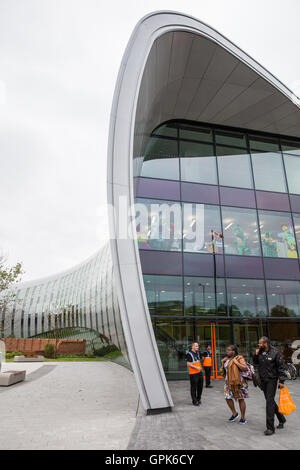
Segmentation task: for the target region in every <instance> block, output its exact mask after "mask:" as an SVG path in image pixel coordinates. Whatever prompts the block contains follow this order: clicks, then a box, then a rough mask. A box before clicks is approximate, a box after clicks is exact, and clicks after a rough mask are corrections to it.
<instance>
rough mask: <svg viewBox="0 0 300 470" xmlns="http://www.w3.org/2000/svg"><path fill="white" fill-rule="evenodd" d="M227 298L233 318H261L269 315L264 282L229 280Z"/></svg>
mask: <svg viewBox="0 0 300 470" xmlns="http://www.w3.org/2000/svg"><path fill="white" fill-rule="evenodd" d="M227 298H228V306H229V312H230V315H231V316H245V317H261V316H265V315H266V314H267V306H266V296H265V286H264V281H263V280H256V279H255V280H253V279H227Z"/></svg>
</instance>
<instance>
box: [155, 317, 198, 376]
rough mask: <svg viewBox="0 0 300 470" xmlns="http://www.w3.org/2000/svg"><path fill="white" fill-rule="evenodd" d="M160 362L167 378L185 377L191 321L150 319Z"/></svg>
mask: <svg viewBox="0 0 300 470" xmlns="http://www.w3.org/2000/svg"><path fill="white" fill-rule="evenodd" d="M152 322H153V327H154V333H155V337H156V341H157V346H158V350H159V354H160V358H161V362H162V365H163V368H164V371H165V373H166V376H167V378H168V379H182V378H184V379H186V378H187V368H186V354H187V352H188V350H189V349H190V347H191V344H192V342H193V341H194V328H193V322H191V321H186V320H179V319H176V320H175V319H174V320H171V319H169V318H167V319H152Z"/></svg>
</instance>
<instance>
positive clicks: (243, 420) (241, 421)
mask: <svg viewBox="0 0 300 470" xmlns="http://www.w3.org/2000/svg"><path fill="white" fill-rule="evenodd" d="M239 423H240V424H246V423H248V421H247V420H246V419H242V418H241V419H240V421H239Z"/></svg>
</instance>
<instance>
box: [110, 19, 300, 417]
mask: <svg viewBox="0 0 300 470" xmlns="http://www.w3.org/2000/svg"><path fill="white" fill-rule="evenodd" d="M296 101H297V98H296V97H295V96H294V95H293V93H292V92H291V91H290V90H288V89H287V88H286V87H285V86H284V85H283V84H282V83H281V82H280V81H279V80H277V79H276V78H275V77H274V76H273V75H272V74H270V73H269V72H268V71H267V70H265V69H264V68H263V67H262V66H261V65H259V64H258V63H257V62H256V61H254V60H253V59H252V58H251V57H249V56H248V55H247V54H246V53H244V52H243V51H242V50H240V49H239V48H238V47H237V46H236V45H234V44H233V43H232V42H230V41H229V40H228V39H226V38H225V37H224V36H222V35H221V34H220V33H218V32H217V31H215V30H214V29H213V28H211V27H209V26H207V25H206V24H204V23H202V22H201V21H199V20H197V19H195V18H193V17H190V16H187V15H182V14H179V13H176V12H169V11H163V12H155V13H152V14H150V15H147V16H146V17H144V18H143V19H142V20H141V21H140V22H139V23H138V25H137V26H136V28H135V30H134V32H133V34H132V36H131V38H130V41H129V43H128V46H127V49H126V51H125V54H124V57H123V60H122V64H121V67H120V71H119V75H118V79H117V84H116V89H115V95H114V100H113V106H112V112H111V120H110V133H109V151H108V202H109V203H110V204H111V205H113V207H114V209H115V214H116V216H115V218H113V217H110V234H111V249H112V257H113V262H114V265H115V267H116V271H115V275H116V284H117V289H118V298H119V304H120V310H121V317H122V322H123V327H124V332H125V337H126V342H127V346H128V350H129V356H130V358H131V363H132V366H133V370H134V372H135V376H136V380H137V384H138V387H139V391H140V394H141V398H142V402H143V405H144V408H145V409H147V410H148V409H153V408H168V407H171V406H172V405H173V403H172V399H171V396H170V393H169V389H168V385H167V382H166V380H165V375H164V372H163V369H162V365H161V361H160V357H159V354H158V350H157V346H156V341H155V338H154V334H153V330H152V325H151V320H150V315H149V310H148V305H147V300H146V296H145V290H144V285H143V280H142V272H141V264H140V259H139V253H138V246H137V240H136V232H135V229H134V227H132V226H129V233H128V237H127V239H125V238H121V237H120V236H119V234H118V223H117V221H118V219H119V215H120V211H124V205H123V206H122V207H121V206H120V204H119V201H120V200H121V199H122V198H124V200H126V201H127V207H126V209H127V210H128V211H130V207H131V206H132V205H133V204H134V180H133V178H134V176H138V175H139V172H140V168H141V165H142V161H143V153H144V150H145V146H146V144H147V141H148V139H149V136H150V133H151V131H152V130H153V129H154V128H155V127H157V126H158V125H159V124H161V123H162V122H164V121H168V120H170V119H178V118H181V119H182V118H184V119H192V120H197V121H202V122H207V123H214V124H223V125H228V126H229V125H230V126H235V127H243V128H245V129H252V130H253V129H254V130H258V131H268V132H276V133H282V134H285V135H291V136H294V137H297V136H298V137H299V136H300V126H299V124H300V110H299V105H297V104H296Z"/></svg>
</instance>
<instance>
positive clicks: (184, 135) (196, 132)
mask: <svg viewBox="0 0 300 470" xmlns="http://www.w3.org/2000/svg"><path fill="white" fill-rule="evenodd" d="M179 138H180V139H188V140H200V141H202V142H212V141H213V134H212V130H211V129H209V128H206V127H200V126H197V125H196V126H195V125H193V124H180V127H179Z"/></svg>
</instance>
